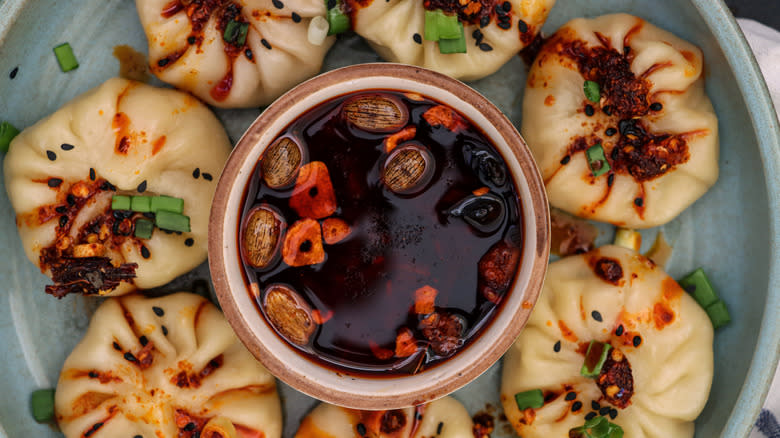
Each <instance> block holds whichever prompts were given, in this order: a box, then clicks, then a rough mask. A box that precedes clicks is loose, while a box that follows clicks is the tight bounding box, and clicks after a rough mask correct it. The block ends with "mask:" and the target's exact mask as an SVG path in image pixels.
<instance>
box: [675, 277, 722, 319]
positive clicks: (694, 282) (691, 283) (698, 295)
mask: <svg viewBox="0 0 780 438" xmlns="http://www.w3.org/2000/svg"><path fill="white" fill-rule="evenodd" d="M679 283H680V286H682V288H683V289H685V290H686V291H687V292H688V293H689V294H691V296H693V299H694V300H696V302H697V303H699V305H700V306H701V307H702V309H707V307H709V306H711V305H713V304H715V303H716V302H717V301H719V299H718V294H716V293H715V289H713V288H712V284H710V280H709V279H708V278H707V274H705V273H704V270H702V269H701V268H699V269H697V270H695V271H693V272H691V273H690V274H688V275H687V276H686V277H685V278H683V279H682V280H680V281H679Z"/></svg>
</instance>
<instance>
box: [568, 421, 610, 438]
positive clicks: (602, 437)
mask: <svg viewBox="0 0 780 438" xmlns="http://www.w3.org/2000/svg"><path fill="white" fill-rule="evenodd" d="M569 437H572V438H623V428H621V427H620V426H618V425H617V424H614V423H610V422H609V420H607V419H606V418H605V417H602V416H597V417H593V418H591V419H590V420H587V421H585V424H584V425H582V426H580V427H575V428H574V429H571V430H570V431H569Z"/></svg>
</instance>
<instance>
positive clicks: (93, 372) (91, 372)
mask: <svg viewBox="0 0 780 438" xmlns="http://www.w3.org/2000/svg"><path fill="white" fill-rule="evenodd" d="M98 376H100V374H98V373H96V372H95V371H90V372H89V377H90V378H92V379H96V378H97V377H98Z"/></svg>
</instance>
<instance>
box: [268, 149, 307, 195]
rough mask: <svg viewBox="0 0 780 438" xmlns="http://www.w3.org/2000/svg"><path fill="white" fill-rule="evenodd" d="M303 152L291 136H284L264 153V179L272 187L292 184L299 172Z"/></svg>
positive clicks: (276, 187) (277, 187)
mask: <svg viewBox="0 0 780 438" xmlns="http://www.w3.org/2000/svg"><path fill="white" fill-rule="evenodd" d="M302 162H303V154H302V153H301V148H300V146H298V144H297V143H296V142H295V140H293V139H292V138H290V137H282V138H280V139H279V140H277V141H276V142H275V143H274V144H273V145H271V147H269V148H268V149H267V150H266V151H265V153H264V154H263V159H262V164H261V166H262V175H263V181H265V183H266V185H268V187H270V188H272V189H279V188H282V187H284V186H286V185H288V184H290V183H291V182H292V181H293V179H294V178H295V176H296V175H297V174H298V169H300V168H301V163H302Z"/></svg>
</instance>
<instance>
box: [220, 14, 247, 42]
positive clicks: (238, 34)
mask: <svg viewBox="0 0 780 438" xmlns="http://www.w3.org/2000/svg"><path fill="white" fill-rule="evenodd" d="M248 32H249V23H246V22H243V21H235V20H230V21H229V22H228V24H227V25H225V32H224V33H223V34H222V38H223V39H224V40H225V41H226V42H228V43H230V44H232V45H234V46H236V47H242V46H243V45H244V44H245V43H246V34H247V33H248Z"/></svg>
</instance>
